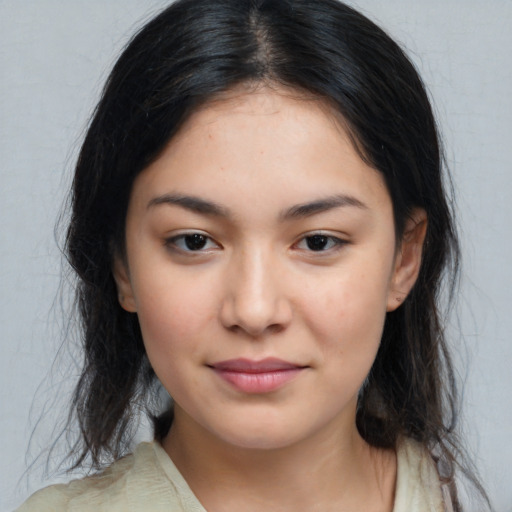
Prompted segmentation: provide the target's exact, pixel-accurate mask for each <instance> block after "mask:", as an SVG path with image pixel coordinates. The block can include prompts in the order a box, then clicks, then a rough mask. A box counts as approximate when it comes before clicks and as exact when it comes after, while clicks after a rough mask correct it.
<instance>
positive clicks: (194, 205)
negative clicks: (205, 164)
mask: <svg viewBox="0 0 512 512" xmlns="http://www.w3.org/2000/svg"><path fill="white" fill-rule="evenodd" d="M162 204H168V205H176V206H181V207H182V208H185V209H186V210H189V211H192V212H194V213H199V214H202V215H208V216H213V217H224V218H228V217H232V214H231V212H230V210H229V209H228V208H226V207H224V206H222V205H220V204H218V203H215V202H214V201H209V200H206V199H202V198H200V197H196V196H189V195H184V194H163V195H161V196H158V197H154V198H153V199H151V200H150V201H149V203H148V205H147V208H148V209H149V208H153V207H155V206H159V205H162ZM347 206H350V207H355V208H359V209H362V210H367V209H368V206H366V205H365V204H364V203H363V202H362V201H360V200H359V199H357V198H356V197H353V196H349V195H345V194H339V195H334V196H329V197H325V198H322V199H316V200H314V201H310V202H307V203H302V204H297V205H294V206H292V207H290V208H288V209H286V210H284V211H283V212H281V213H280V214H279V219H280V220H283V221H286V220H293V219H300V218H304V217H310V216H312V215H316V214H318V213H323V212H326V211H329V210H333V209H335V208H341V207H347Z"/></svg>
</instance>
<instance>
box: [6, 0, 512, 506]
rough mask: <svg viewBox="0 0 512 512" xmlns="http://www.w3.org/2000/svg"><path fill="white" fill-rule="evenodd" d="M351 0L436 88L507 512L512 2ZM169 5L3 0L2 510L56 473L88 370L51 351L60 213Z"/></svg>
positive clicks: (469, 325) (473, 386)
mask: <svg viewBox="0 0 512 512" xmlns="http://www.w3.org/2000/svg"><path fill="white" fill-rule="evenodd" d="M352 3H353V4H354V5H356V6H358V7H359V8H360V9H361V10H362V11H363V12H365V13H366V14H367V15H368V16H369V17H370V18H372V19H374V20H375V21H377V22H378V23H380V24H381V25H382V26H383V27H384V28H386V29H387V30H388V32H390V33H391V34H392V35H393V36H394V37H395V38H396V39H397V40H398V41H400V42H401V43H402V44H403V45H404V46H405V47H406V48H407V49H408V51H409V54H410V55H411V56H412V58H413V60H414V61H415V63H416V65H417V66H418V68H419V69H420V71H421V73H422V75H423V77H424V79H425V81H426V83H427V85H428V88H429V90H430V92H431V95H432V97H433V99H434V103H435V107H436V111H437V113H438V118H439V122H440V126H441V130H442V132H443V134H444V137H445V143H446V150H447V156H448V162H449V165H450V167H451V169H452V172H453V175H454V179H455V184H456V188H457V203H458V209H459V224H460V228H461V234H462V241H463V254H464V262H463V280H462V288H461V293H460V297H459V299H460V300H459V304H458V308H457V310H458V317H454V318H453V320H452V322H451V326H450V333H451V334H452V338H453V349H454V351H455V353H456V358H457V364H458V368H459V371H460V373H461V376H462V378H463V379H464V380H465V392H464V411H463V412H464V418H465V419H464V425H465V430H466V434H467V438H468V444H469V446H470V448H471V450H472V451H473V452H474V454H475V460H476V462H477V465H478V466H479V468H480V470H481V472H482V475H483V477H484V482H485V484H486V486H487V488H488V490H489V493H490V495H491V497H492V498H493V499H494V502H495V506H496V510H497V511H498V512H506V511H512V471H511V470H510V462H511V461H512V443H511V442H510V437H511V433H512V428H511V426H512V391H511V388H512V376H511V375H512V374H511V371H510V366H511V361H512V343H511V336H510V333H511V331H512V314H511V313H512V291H511V288H512V270H511V268H512V265H511V264H510V258H511V253H512V229H511V223H512V168H511V167H512V135H511V133H512V100H511V95H512V57H511V55H512V30H510V26H511V24H512V1H510V0H386V1H384V0H358V1H356V2H352ZM166 4H167V2H166V1H164V0H108V2H105V1H104V0H81V1H80V0H76V1H70V0H23V1H19V0H0V73H1V75H0V223H1V227H0V291H1V292H0V325H1V329H2V335H1V337H0V400H1V402H0V403H1V412H0V455H1V457H0V510H2V511H8V510H12V509H13V508H14V507H15V506H16V505H18V504H19V503H20V502H21V501H22V500H23V499H25V498H26V497H27V495H28V494H29V493H31V492H33V491H34V490H35V489H37V488H38V487H40V486H41V485H43V483H48V482H49V481H56V479H55V477H53V478H52V479H51V480H46V481H43V480H42V473H43V470H44V453H43V458H39V459H36V460H35V462H34V457H35V456H36V455H37V454H38V453H40V452H41V450H43V449H44V448H45V447H47V446H48V442H49V439H51V428H52V427H54V426H55V423H57V424H59V423H61V422H62V419H63V418H64V414H65V412H64V411H65V404H66V400H67V399H68V395H69V389H70V388H71V386H72V384H73V379H74V377H75V376H76V372H77V368H76V366H75V365H74V364H73V358H74V357H75V358H76V354H75V353H74V352H73V350H72V349H69V348H66V347H64V348H63V349H61V350H60V355H59V357H58V359H57V362H56V363H55V364H53V365H52V363H53V362H54V360H55V357H56V354H57V351H58V348H59V346H60V345H61V342H62V339H63V336H64V330H65V329H69V330H70V331H71V332H72V330H73V325H68V322H67V319H66V317H65V315H64V314H63V313H62V310H63V309H62V307H61V306H62V305H64V310H65V305H66V302H67V297H68V295H67V294H66V292H65V291H64V292H62V291H60V290H62V287H61V286H60V284H61V277H60V276H61V268H62V263H61V256H60V252H59V249H58V247H57V243H56V237H57V238H59V237H60V238H62V236H61V235H59V234H57V235H55V232H54V228H55V223H56V220H57V217H58V216H59V214H60V212H61V211H62V209H63V204H64V199H65V195H66V190H67V187H68V186H69V183H70V180H71V178H70V176H71V170H72V167H73V162H74V159H75V157H76V151H77V148H78V146H79V142H80V140H81V138H82V135H83V131H84V128H85V126H86V124H87V120H88V117H89V115H90V112H91V110H92V108H93V106H94V104H95V101H96V100H97V98H98V94H99V91H100V89H101V86H102V83H103V81H104V79H105V78H106V75H107V72H108V70H109V68H110V66H111V64H112V62H113V60H114V58H115V56H116V55H118V53H119V51H120V49H121V48H122V47H123V45H124V44H125V43H126V41H127V40H128V37H129V36H130V35H131V34H132V33H133V32H134V30H135V29H136V28H137V27H139V26H140V25H141V23H142V22H143V21H144V20H147V19H148V18H149V17H150V16H151V15H153V14H155V13H156V12H157V11H158V10H159V9H160V8H161V7H163V6H164V5H166ZM60 232H62V229H61V231H60ZM64 290H65V288H64ZM457 318H458V320H457ZM34 396H35V397H36V399H35V400H34ZM43 410H46V411H49V413H47V414H46V415H45V416H44V418H45V419H44V421H42V422H40V421H39V419H40V416H41V411H43ZM36 425H37V428H36V429H35V434H34V436H33V438H32V443H31V446H30V449H29V438H30V436H31V433H32V432H33V431H34V428H35V427H36ZM57 426H58V425H57ZM144 435H146V436H147V435H148V434H147V432H146V433H143V434H141V437H144ZM27 454H28V456H27ZM31 463H32V465H31V467H30V470H29V471H28V472H26V469H27V465H28V464H31ZM468 511H469V512H471V507H469V508H468Z"/></svg>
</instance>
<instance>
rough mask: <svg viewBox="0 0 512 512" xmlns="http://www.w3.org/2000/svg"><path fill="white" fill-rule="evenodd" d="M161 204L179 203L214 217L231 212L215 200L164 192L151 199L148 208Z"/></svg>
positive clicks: (188, 208) (178, 204)
mask: <svg viewBox="0 0 512 512" xmlns="http://www.w3.org/2000/svg"><path fill="white" fill-rule="evenodd" d="M161 204H169V205H177V206H181V207H182V208H185V209H186V210H190V211H192V212H194V213H200V214H202V215H211V216H213V217H230V212H229V210H228V209H227V208H225V207H224V206H221V205H219V204H217V203H214V202H213V201H207V200H206V199H201V198H199V197H194V196H187V195H183V194H164V195H161V196H158V197H155V198H153V199H151V201H149V203H148V206H147V207H148V209H149V208H152V207H154V206H158V205H161Z"/></svg>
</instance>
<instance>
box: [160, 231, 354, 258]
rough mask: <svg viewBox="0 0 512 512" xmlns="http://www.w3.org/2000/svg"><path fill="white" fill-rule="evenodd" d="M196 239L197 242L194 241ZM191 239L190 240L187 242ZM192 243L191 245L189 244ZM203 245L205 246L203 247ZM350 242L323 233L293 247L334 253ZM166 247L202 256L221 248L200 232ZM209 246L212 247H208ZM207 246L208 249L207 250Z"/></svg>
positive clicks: (181, 236)
mask: <svg viewBox="0 0 512 512" xmlns="http://www.w3.org/2000/svg"><path fill="white" fill-rule="evenodd" d="M194 237H195V240H194ZM187 239H189V240H187ZM187 242H190V243H187ZM195 243H197V244H198V245H199V247H198V248H196V249H194V248H191V247H190V245H193V244H195ZM201 243H204V245H203V246H202V247H201V246H200V245H201ZM323 243H325V245H327V248H325V246H323ZM347 243H348V242H347V241H346V240H343V239H341V238H339V237H336V236H333V235H328V234H325V233H322V232H313V233H311V234H307V235H304V236H302V237H301V238H300V239H299V240H298V241H297V242H296V243H295V244H294V245H293V247H295V248H298V249H299V250H302V251H306V252H311V253H318V254H321V253H332V252H336V251H338V250H339V249H341V248H342V247H343V246H344V245H346V244H347ZM302 244H305V245H306V247H300V246H301V245H302ZM315 244H320V247H319V248H318V250H316V249H314V248H313V247H312V246H314V245H315ZM164 245H165V246H166V247H167V248H169V249H171V250H175V251H179V252H181V253H184V254H194V253H196V254H201V253H208V252H210V251H211V250H212V249H213V250H215V249H218V248H221V246H220V245H219V244H218V243H217V242H215V241H214V240H213V239H212V238H211V237H210V236H208V235H206V234H204V233H200V232H190V233H182V234H179V235H176V236H173V237H170V238H167V239H166V240H165V243H164ZM209 245H212V246H210V247H208V246H209ZM205 246H206V248H205Z"/></svg>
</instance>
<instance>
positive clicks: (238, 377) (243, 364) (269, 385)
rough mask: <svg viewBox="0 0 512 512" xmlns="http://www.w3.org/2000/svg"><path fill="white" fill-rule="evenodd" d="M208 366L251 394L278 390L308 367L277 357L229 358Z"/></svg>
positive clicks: (221, 376)
mask: <svg viewBox="0 0 512 512" xmlns="http://www.w3.org/2000/svg"><path fill="white" fill-rule="evenodd" d="M208 366H209V367H210V368H211V369H212V370H213V371H214V372H215V373H216V374H217V375H218V376H219V377H220V378H221V379H223V380H224V381H225V382H227V383H228V384H230V385H231V386H232V387H234V388H235V389H237V390H238V391H241V392H243V393H251V394H263V393H270V392H272V391H276V390H277V389H279V388H281V387H282V386H284V385H285V384H287V383H288V382H290V381H291V380H293V379H295V377H297V376H298V375H299V374H300V373H301V372H302V371H304V370H305V369H306V368H307V366H301V365H297V364H294V363H290V362H288V361H283V360H282V359H276V358H267V359H262V360H261V361H253V360H249V359H229V360H226V361H219V362H217V363H214V364H211V365H208Z"/></svg>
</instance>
